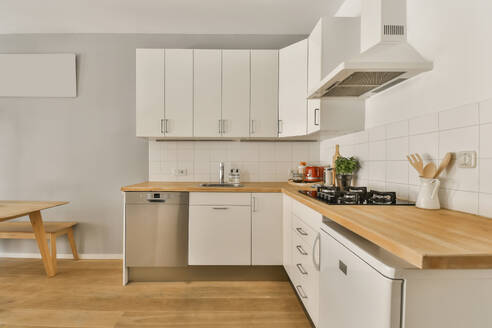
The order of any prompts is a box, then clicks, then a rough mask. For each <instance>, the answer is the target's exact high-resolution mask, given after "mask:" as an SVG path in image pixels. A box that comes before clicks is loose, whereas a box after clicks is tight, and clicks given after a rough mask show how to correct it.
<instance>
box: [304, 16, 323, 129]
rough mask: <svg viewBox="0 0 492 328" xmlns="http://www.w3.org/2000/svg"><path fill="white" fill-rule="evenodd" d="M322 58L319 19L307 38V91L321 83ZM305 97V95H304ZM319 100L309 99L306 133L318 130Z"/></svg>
mask: <svg viewBox="0 0 492 328" xmlns="http://www.w3.org/2000/svg"><path fill="white" fill-rule="evenodd" d="M322 57H323V21H322V20H321V19H320V20H319V21H318V23H317V24H316V26H315V27H314V29H313V31H312V32H311V34H310V35H309V38H308V84H307V90H308V91H309V90H311V89H313V88H315V87H316V86H317V85H318V84H319V81H321V71H322V66H321V65H322ZM306 96H307V94H306ZM320 111H321V100H320V99H309V100H308V109H307V133H308V134H310V133H313V132H317V131H319V130H320V126H321V124H320V116H321V112H320Z"/></svg>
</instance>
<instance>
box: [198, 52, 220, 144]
mask: <svg viewBox="0 0 492 328" xmlns="http://www.w3.org/2000/svg"><path fill="white" fill-rule="evenodd" d="M221 112H222V72H221V51H220V50H215V49H210V50H203V49H200V50H195V51H194V136H195V137H220V136H221V132H222V124H221V123H222V117H221Z"/></svg>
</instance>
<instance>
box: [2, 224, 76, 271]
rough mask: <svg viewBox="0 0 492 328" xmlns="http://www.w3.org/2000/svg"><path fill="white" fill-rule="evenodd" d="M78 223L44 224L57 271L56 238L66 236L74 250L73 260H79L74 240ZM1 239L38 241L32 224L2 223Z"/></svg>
mask: <svg viewBox="0 0 492 328" xmlns="http://www.w3.org/2000/svg"><path fill="white" fill-rule="evenodd" d="M75 225H77V222H44V223H43V226H44V230H45V232H46V238H48V239H49V240H50V248H51V259H52V261H53V267H54V268H55V269H56V237H58V236H61V235H64V234H66V235H67V237H68V242H69V243H70V247H71V248H72V254H73V258H74V259H75V260H78V259H79V254H78V253H77V246H76V245H75V239H74V238H73V229H72V228H73V226H75ZM0 239H36V236H35V235H34V232H33V230H32V225H31V222H1V223H0Z"/></svg>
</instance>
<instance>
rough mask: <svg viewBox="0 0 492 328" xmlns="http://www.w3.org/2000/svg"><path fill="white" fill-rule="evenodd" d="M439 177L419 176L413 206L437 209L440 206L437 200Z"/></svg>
mask: <svg viewBox="0 0 492 328" xmlns="http://www.w3.org/2000/svg"><path fill="white" fill-rule="evenodd" d="M440 185H441V182H440V181H439V179H428V178H423V177H420V190H419V194H418V196H417V203H416V204H415V206H417V207H418V208H423V209H427V210H438V209H440V208H441V203H440V202H439V186H440Z"/></svg>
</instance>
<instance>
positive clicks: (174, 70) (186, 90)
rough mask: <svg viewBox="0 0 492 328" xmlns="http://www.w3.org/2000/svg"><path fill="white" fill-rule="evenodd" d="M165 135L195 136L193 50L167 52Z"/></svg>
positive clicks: (168, 50)
mask: <svg viewBox="0 0 492 328" xmlns="http://www.w3.org/2000/svg"><path fill="white" fill-rule="evenodd" d="M164 84H165V92H164V95H165V106H164V111H165V115H164V116H165V117H164V126H163V130H164V134H165V136H169V137H191V136H193V50H192V49H166V50H165V83H164Z"/></svg>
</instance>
